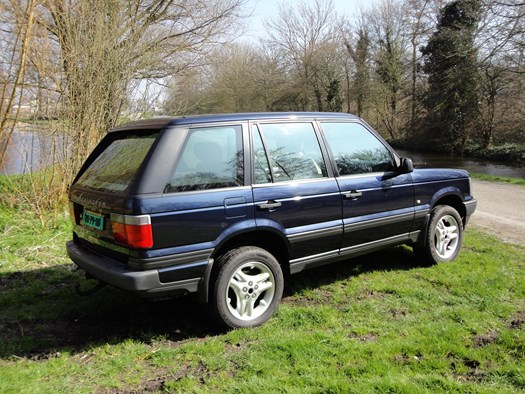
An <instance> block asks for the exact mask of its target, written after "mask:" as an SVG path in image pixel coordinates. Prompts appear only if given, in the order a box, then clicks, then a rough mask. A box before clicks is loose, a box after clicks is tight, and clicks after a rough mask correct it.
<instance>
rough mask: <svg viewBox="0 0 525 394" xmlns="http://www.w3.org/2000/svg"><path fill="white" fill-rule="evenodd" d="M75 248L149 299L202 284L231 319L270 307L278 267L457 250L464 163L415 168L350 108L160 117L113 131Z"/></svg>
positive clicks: (78, 219) (89, 178) (291, 269)
mask: <svg viewBox="0 0 525 394" xmlns="http://www.w3.org/2000/svg"><path fill="white" fill-rule="evenodd" d="M69 198H70V211H71V218H72V221H73V240H72V241H70V242H68V243H67V250H68V254H69V257H70V258H71V259H72V260H73V261H74V262H75V264H76V265H77V266H78V267H80V268H81V269H82V270H84V271H86V272H87V274H88V275H89V276H91V277H94V278H96V279H98V280H99V281H100V282H103V283H107V284H110V285H113V286H116V287H118V288H121V289H123V290H127V291H131V292H134V293H137V294H139V295H142V296H148V297H160V296H166V295H177V294H186V293H196V296H197V298H198V299H199V300H200V301H202V302H203V303H209V305H210V309H211V310H212V311H213V314H214V315H215V316H216V317H217V318H218V320H219V321H220V322H221V323H223V324H224V325H226V326H229V327H252V326H257V325H260V324H262V323H264V322H265V321H266V320H268V319H269V318H270V316H271V315H272V314H273V313H274V312H275V310H276V309H277V306H278V304H279V302H280V299H281V296H282V292H283V278H284V276H283V274H294V273H297V272H300V271H302V270H303V269H305V268H310V267H315V266H319V265H321V264H327V263H330V262H333V261H337V260H343V259H347V258H349V257H352V256H356V255H359V254H363V253H368V252H371V251H374V250H377V249H380V248H384V247H390V246H393V245H398V244H409V245H412V246H413V248H414V251H415V253H416V254H417V255H418V257H419V258H421V259H423V260H425V261H429V262H434V263H437V262H443V261H450V260H453V259H454V258H455V257H456V256H457V254H458V252H459V250H460V247H461V242H462V235H463V229H464V227H465V226H466V224H467V221H468V219H469V217H470V215H471V214H472V213H473V211H474V210H475V207H476V200H475V199H474V198H473V197H472V195H471V190H470V178H469V175H468V173H467V172H466V171H462V170H448V169H439V170H438V169H417V170H414V169H413V166H412V162H411V161H410V159H407V158H402V157H399V156H398V155H397V154H396V152H395V151H394V150H393V149H392V148H391V147H390V146H389V145H388V144H387V143H386V142H385V141H384V140H383V139H382V138H381V137H380V136H379V135H378V134H377V133H376V132H375V131H374V130H372V129H371V128H370V126H368V125H367V124H366V123H365V122H364V121H363V120H361V119H359V118H358V117H355V116H352V115H349V114H341V113H251V114H230V115H206V116H191V117H182V118H173V119H155V120H147V121H139V122H133V123H129V124H126V125H124V126H121V127H118V128H116V129H114V130H111V131H110V132H109V133H108V134H107V136H106V137H105V138H104V139H103V140H102V141H101V142H100V144H99V145H98V146H97V148H96V149H95V150H94V152H93V153H92V154H91V155H90V156H89V158H88V159H87V161H86V163H85V164H84V166H83V167H82V169H81V170H80V172H79V174H78V176H77V177H76V179H75V181H74V183H73V185H72V186H71V189H70V193H69Z"/></svg>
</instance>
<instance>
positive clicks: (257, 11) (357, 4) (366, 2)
mask: <svg viewBox="0 0 525 394" xmlns="http://www.w3.org/2000/svg"><path fill="white" fill-rule="evenodd" d="M314 1H315V0H249V2H248V8H249V9H253V10H254V11H253V15H252V17H251V18H250V19H249V21H248V23H247V30H248V31H247V33H246V35H247V36H248V37H246V38H249V37H253V39H257V37H260V36H261V35H263V34H264V30H265V28H264V21H265V20H267V19H271V18H272V17H274V16H276V15H277V13H278V10H279V4H282V3H285V4H287V5H288V6H292V7H297V5H298V4H300V3H301V2H304V3H306V4H309V3H312V4H313V3H314ZM332 1H333V4H334V7H335V11H336V12H337V13H338V14H339V15H346V16H348V17H350V19H351V18H352V17H353V16H355V15H356V14H357V13H358V12H359V10H360V9H367V8H368V7H370V6H371V5H372V4H374V3H379V0H332Z"/></svg>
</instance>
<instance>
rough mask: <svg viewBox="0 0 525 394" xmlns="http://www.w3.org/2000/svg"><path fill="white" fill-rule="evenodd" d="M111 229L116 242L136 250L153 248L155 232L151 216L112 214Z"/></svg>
mask: <svg viewBox="0 0 525 394" xmlns="http://www.w3.org/2000/svg"><path fill="white" fill-rule="evenodd" d="M111 228H112V230H113V237H114V238H115V242H117V243H119V244H121V245H124V246H127V247H130V248H134V249H149V248H151V247H153V231H152V229H151V217H150V216H149V215H138V216H132V215H119V214H114V213H112V214H111Z"/></svg>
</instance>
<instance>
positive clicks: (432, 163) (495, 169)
mask: <svg viewBox="0 0 525 394" xmlns="http://www.w3.org/2000/svg"><path fill="white" fill-rule="evenodd" d="M396 151H397V152H398V153H399V154H400V155H401V156H405V157H409V158H411V159H412V161H413V162H414V167H416V168H417V167H419V168H423V167H426V168H428V167H441V168H462V169H465V170H467V171H469V172H475V173H478V174H488V175H495V176H505V177H511V178H523V179H525V168H524V167H517V166H511V165H508V164H503V163H499V162H495V161H490V160H484V159H478V158H469V157H453V156H446V155H441V154H437V153H416V152H410V151H406V150H402V149H396Z"/></svg>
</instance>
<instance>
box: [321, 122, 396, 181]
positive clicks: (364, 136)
mask: <svg viewBox="0 0 525 394" xmlns="http://www.w3.org/2000/svg"><path fill="white" fill-rule="evenodd" d="M322 128H323V132H324V135H325V137H326V140H327V142H328V145H329V146H330V149H331V151H332V153H333V155H334V158H335V163H336V165H337V170H338V171H339V175H353V174H366V173H370V172H384V171H391V170H393V169H394V165H393V162H392V155H391V154H390V151H389V150H388V149H387V148H386V147H385V146H384V145H383V144H382V143H381V141H379V140H378V139H377V138H376V136H374V135H373V134H372V133H371V132H370V131H368V130H367V129H366V128H365V127H363V126H362V125H360V124H358V123H329V122H326V123H324V122H323V123H322Z"/></svg>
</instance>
